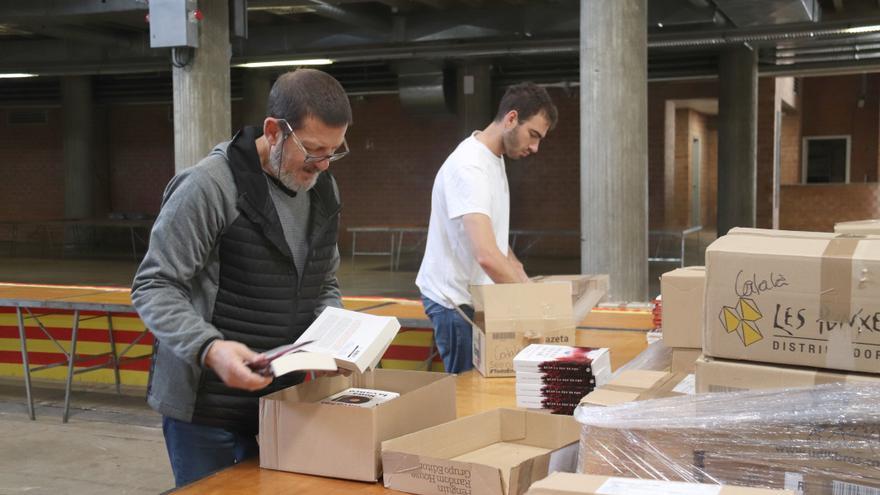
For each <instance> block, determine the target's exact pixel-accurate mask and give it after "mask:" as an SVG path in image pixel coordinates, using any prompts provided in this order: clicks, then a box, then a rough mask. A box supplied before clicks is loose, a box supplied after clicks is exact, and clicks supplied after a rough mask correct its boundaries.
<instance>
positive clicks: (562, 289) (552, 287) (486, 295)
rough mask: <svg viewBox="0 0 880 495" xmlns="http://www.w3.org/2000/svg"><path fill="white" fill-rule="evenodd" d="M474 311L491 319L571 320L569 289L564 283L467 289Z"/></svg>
mask: <svg viewBox="0 0 880 495" xmlns="http://www.w3.org/2000/svg"><path fill="white" fill-rule="evenodd" d="M471 294H472V295H473V297H474V308H475V309H476V310H477V311H483V312H484V313H486V317H487V319H489V320H494V319H501V320H505V319H532V320H543V319H556V318H568V319H571V318H572V312H571V290H570V288H569V287H567V286H566V285H565V284H532V283H525V284H495V285H478V286H472V287H471Z"/></svg>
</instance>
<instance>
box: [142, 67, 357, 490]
mask: <svg viewBox="0 0 880 495" xmlns="http://www.w3.org/2000/svg"><path fill="white" fill-rule="evenodd" d="M267 113H268V117H266V119H265V120H264V121H263V125H262V127H249V128H245V129H242V130H241V131H239V132H238V133H237V134H236V135H235V136H234V137H233V138H232V140H231V141H228V142H225V143H221V144H219V145H217V147H215V148H214V150H213V151H212V152H211V153H210V154H209V155H208V156H207V157H206V158H204V159H203V160H202V161H201V162H199V163H198V164H196V165H195V166H194V167H191V168H189V169H187V170H185V171H183V172H181V173H180V174H178V175H177V176H175V177H174V178H173V179H172V180H171V182H170V183H169V185H168V187H167V188H166V190H165V194H164V197H163V201H162V209H161V211H160V213H159V216H158V218H157V219H156V222H155V225H154V227H153V231H152V233H151V234H150V247H149V250H148V251H147V254H146V256H145V258H144V260H143V262H142V263H141V266H140V267H139V269H138V271H137V274H136V275H135V279H134V283H133V286H132V302H133V303H134V305H135V307H136V308H137V311H138V314H139V315H140V317H141V319H142V320H143V321H144V323H145V324H146V326H147V327H148V328H150V330H151V331H152V332H153V334H154V336H155V344H154V347H153V363H152V368H151V370H150V383H149V387H148V389H147V401H148V403H149V404H150V406H151V407H153V408H154V409H155V410H156V411H158V412H159V413H161V414H162V416H163V421H162V430H163V433H164V435H165V444H166V447H167V449H168V455H169V458H170V461H171V467H172V470H173V471H174V478H175V482H176V484H177V486H182V485H185V484H187V483H189V482H191V481H193V480H196V479H198V478H201V477H203V476H205V475H207V474H210V473H211V472H214V471H216V470H219V469H222V468H224V467H227V466H230V465H232V464H234V463H237V462H240V461H241V460H243V459H246V458H248V457H252V456H255V455H257V454H258V453H259V450H258V447H257V444H256V439H255V435H256V433H257V428H258V405H259V403H258V401H259V397H260V396H261V395H265V394H268V393H271V392H274V391H276V390H279V389H282V388H286V387H289V386H291V385H295V384H296V383H299V382H301V381H302V380H303V378H304V375H303V374H296V373H291V374H287V375H284V376H283V377H280V378H277V379H275V380H274V381H273V379H272V378H271V377H266V376H263V375H260V374H258V373H255V372H253V371H252V370H251V369H250V368H249V367H248V364H249V363H250V362H252V360H253V359H254V358H255V357H256V356H257V354H258V353H260V352H263V351H266V350H268V349H271V348H274V347H277V346H279V345H283V344H289V343H291V342H293V341H295V340H296V339H297V338H298V337H299V336H300V335H301V334H302V333H303V332H304V331H305V329H306V328H307V327H308V326H309V325H310V324H311V323H312V322H313V321H314V319H315V318H316V317H317V315H318V314H319V313H320V312H321V311H323V309H324V308H325V307H327V306H336V307H342V304H341V300H340V292H339V285H338V283H337V280H336V270H337V268H338V266H339V251H338V249H337V244H336V243H337V232H338V222H339V210H340V202H339V192H338V190H337V187H336V182H335V180H334V179H333V176H332V175H330V174H329V173H328V172H327V169H328V168H329V167H330V162H333V161H335V160H338V159H340V158H342V157H344V156H345V155H346V154H347V153H348V146H347V145H346V142H345V133H346V130H347V129H348V126H349V125H351V122H352V117H351V106H350V104H349V101H348V97H347V96H346V94H345V91H344V90H343V89H342V86H341V85H340V84H339V82H337V81H336V80H335V79H334V78H333V77H331V76H329V75H327V74H325V73H323V72H320V71H317V70H311V69H299V70H296V71H293V72H288V73H286V74H284V75H282V76H281V77H279V78H278V80H277V81H276V82H275V84H274V85H273V87H272V90H271V92H270V94H269V99H268V112H267Z"/></svg>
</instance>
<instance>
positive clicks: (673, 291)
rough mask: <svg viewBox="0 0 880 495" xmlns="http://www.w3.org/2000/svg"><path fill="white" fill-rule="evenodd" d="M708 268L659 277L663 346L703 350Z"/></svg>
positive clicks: (678, 270)
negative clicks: (704, 298)
mask: <svg viewBox="0 0 880 495" xmlns="http://www.w3.org/2000/svg"><path fill="white" fill-rule="evenodd" d="M705 285H706V268H705V267H702V266H689V267H686V268H677V269H675V270H672V271H671V272H666V273H664V274H663V275H662V276H661V277H660V293H661V295H662V296H663V298H662V301H663V302H662V307H663V319H662V323H661V326H662V328H663V344H664V345H665V346H666V347H682V348H683V347H689V348H691V349H701V348H702V347H703V296H704V289H705Z"/></svg>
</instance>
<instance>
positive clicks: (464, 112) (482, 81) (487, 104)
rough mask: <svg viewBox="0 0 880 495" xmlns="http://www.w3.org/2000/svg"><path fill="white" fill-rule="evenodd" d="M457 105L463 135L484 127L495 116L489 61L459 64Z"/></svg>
mask: <svg viewBox="0 0 880 495" xmlns="http://www.w3.org/2000/svg"><path fill="white" fill-rule="evenodd" d="M457 106H458V116H459V122H461V130H462V132H461V136H462V137H464V136H468V135H470V133H471V132H473V131H475V130H477V129H483V128H484V127H486V126H487V125H488V124H489V122H491V121H492V119H493V118H494V117H495V109H494V108H493V104H492V77H491V75H490V68H489V64H488V62H466V63H463V64H462V65H461V66H459V68H458V98H457Z"/></svg>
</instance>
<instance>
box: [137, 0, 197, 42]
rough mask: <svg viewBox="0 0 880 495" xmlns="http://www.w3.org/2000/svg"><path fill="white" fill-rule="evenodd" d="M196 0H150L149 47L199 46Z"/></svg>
mask: <svg viewBox="0 0 880 495" xmlns="http://www.w3.org/2000/svg"><path fill="white" fill-rule="evenodd" d="M200 18H201V13H200V12H199V9H198V4H197V2H196V0H150V47H151V48H169V47H178V46H190V47H193V48H197V47H198V46H199V19H200Z"/></svg>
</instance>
